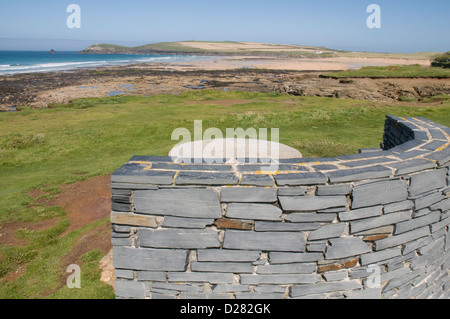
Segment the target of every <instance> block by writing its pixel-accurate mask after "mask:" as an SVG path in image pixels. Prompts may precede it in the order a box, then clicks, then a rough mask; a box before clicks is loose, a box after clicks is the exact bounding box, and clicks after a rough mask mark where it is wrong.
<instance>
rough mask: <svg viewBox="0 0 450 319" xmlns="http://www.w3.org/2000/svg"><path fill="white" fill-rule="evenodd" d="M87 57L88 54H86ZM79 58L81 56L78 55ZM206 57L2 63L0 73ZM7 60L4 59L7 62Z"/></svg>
mask: <svg viewBox="0 0 450 319" xmlns="http://www.w3.org/2000/svg"><path fill="white" fill-rule="evenodd" d="M86 57H87V56H86ZM78 58H79V57H78ZM202 58H203V59H204V58H205V57H199V56H197V57H193V56H147V57H142V56H135V57H129V56H124V57H117V56H116V57H114V58H111V59H109V57H104V58H103V59H104V60H100V61H95V60H92V59H86V60H87V61H70V60H69V61H61V62H60V61H55V62H48V63H44V61H35V63H32V62H31V63H30V62H27V63H21V64H13V63H11V64H0V75H12V74H19V73H36V72H53V71H68V70H73V69H79V68H95V67H105V66H111V65H127V64H139V63H151V62H153V63H158V62H160V63H170V62H183V61H193V60H201V59H202ZM5 62H7V61H4V62H3V63H5Z"/></svg>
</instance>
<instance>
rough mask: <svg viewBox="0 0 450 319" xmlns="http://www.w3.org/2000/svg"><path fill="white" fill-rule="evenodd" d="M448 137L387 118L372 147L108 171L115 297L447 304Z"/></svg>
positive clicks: (144, 162) (420, 123)
mask: <svg viewBox="0 0 450 319" xmlns="http://www.w3.org/2000/svg"><path fill="white" fill-rule="evenodd" d="M449 135H450V129H449V128H447V127H444V126H441V125H438V124H436V123H433V122H431V121H429V120H427V119H424V118H399V117H393V116H388V117H387V119H386V125H385V134H384V139H383V143H382V145H381V147H382V148H380V149H364V150H360V153H359V154H353V155H345V156H338V157H336V158H302V159H297V160H295V159H291V160H282V161H281V163H280V166H279V170H278V171H276V172H267V171H264V170H263V169H261V167H262V165H261V164H258V163H237V164H182V163H177V162H172V160H171V159H170V158H165V157H164V158H162V157H147V156H135V157H133V158H132V159H131V160H130V161H129V162H128V163H126V164H125V165H124V166H123V167H121V168H120V169H118V170H117V171H116V172H115V173H114V174H113V175H112V178H111V179H112V183H111V188H112V209H113V212H112V214H111V222H112V225H113V234H112V243H113V246H114V252H113V254H114V257H113V259H114V266H115V268H116V272H115V274H116V277H117V279H116V296H117V297H118V298H153V299H156V298H189V299H190V298H238V299H249V298H260V299H267V298H448V297H450V293H449V291H450V289H449V265H450V253H449V248H450V232H449V225H450V198H448V195H449V192H450V187H449V181H448V170H449V166H450V147H448V145H449V142H450V138H449Z"/></svg>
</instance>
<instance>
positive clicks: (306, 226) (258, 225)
mask: <svg viewBox="0 0 450 319" xmlns="http://www.w3.org/2000/svg"><path fill="white" fill-rule="evenodd" d="M319 227H320V226H319V224H317V223H289V222H286V223H282V222H265V221H256V222H255V231H257V232H264V231H266V232H267V231H269V232H270V231H272V232H273V231H279V232H285V231H288V232H289V231H292V232H295V231H306V230H316V229H318V228H319Z"/></svg>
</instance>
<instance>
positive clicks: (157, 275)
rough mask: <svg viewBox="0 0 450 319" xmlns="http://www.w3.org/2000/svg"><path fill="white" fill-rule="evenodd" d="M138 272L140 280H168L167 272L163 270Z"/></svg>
mask: <svg viewBox="0 0 450 319" xmlns="http://www.w3.org/2000/svg"><path fill="white" fill-rule="evenodd" d="M114 274H115V273H114ZM136 274H137V280H138V281H166V273H165V272H163V271H143V270H139V271H136ZM132 279H133V278H132Z"/></svg>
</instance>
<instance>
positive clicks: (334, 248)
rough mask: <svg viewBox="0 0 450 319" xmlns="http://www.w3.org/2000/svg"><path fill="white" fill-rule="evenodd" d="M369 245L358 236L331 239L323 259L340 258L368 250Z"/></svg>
mask: <svg viewBox="0 0 450 319" xmlns="http://www.w3.org/2000/svg"><path fill="white" fill-rule="evenodd" d="M370 251H371V250H370V248H369V246H367V244H366V243H365V242H363V241H362V240H361V239H359V238H356V237H355V238H351V237H349V238H339V239H331V240H330V246H328V249H327V252H326V254H325V259H328V260H329V259H341V258H347V257H352V256H357V255H361V254H365V253H368V252H370Z"/></svg>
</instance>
